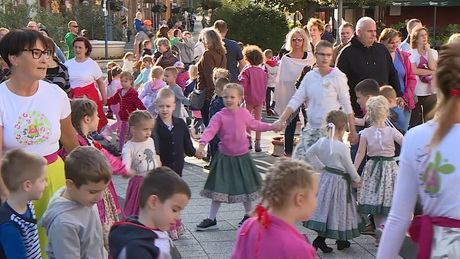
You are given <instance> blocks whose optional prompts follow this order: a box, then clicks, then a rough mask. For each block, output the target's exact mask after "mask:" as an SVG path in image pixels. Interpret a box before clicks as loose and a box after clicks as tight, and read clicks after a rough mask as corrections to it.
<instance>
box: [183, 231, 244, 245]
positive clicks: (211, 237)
mask: <svg viewBox="0 0 460 259" xmlns="http://www.w3.org/2000/svg"><path fill="white" fill-rule="evenodd" d="M191 233H192V234H193V236H194V237H195V238H196V239H197V240H198V242H200V243H201V242H209V241H214V242H220V241H233V242H235V241H236V230H226V231H222V230H214V231H206V232H198V231H195V232H191Z"/></svg>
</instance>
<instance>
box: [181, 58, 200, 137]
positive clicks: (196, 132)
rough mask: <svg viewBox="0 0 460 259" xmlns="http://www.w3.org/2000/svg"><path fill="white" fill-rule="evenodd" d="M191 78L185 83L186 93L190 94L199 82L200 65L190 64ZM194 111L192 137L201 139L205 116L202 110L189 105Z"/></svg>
mask: <svg viewBox="0 0 460 259" xmlns="http://www.w3.org/2000/svg"><path fill="white" fill-rule="evenodd" d="M188 74H189V79H188V80H187V82H186V83H185V89H184V95H185V96H189V95H190V93H191V92H192V91H193V89H195V87H196V84H197V82H198V67H197V66H196V65H190V66H189V68H188ZM189 110H191V111H192V117H193V127H192V128H191V131H190V132H191V134H192V138H195V139H199V138H200V137H201V132H202V128H203V118H202V117H201V112H200V110H196V109H193V107H189Z"/></svg>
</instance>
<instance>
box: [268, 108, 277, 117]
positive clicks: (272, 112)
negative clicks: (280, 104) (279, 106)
mask: <svg viewBox="0 0 460 259" xmlns="http://www.w3.org/2000/svg"><path fill="white" fill-rule="evenodd" d="M267 116H275V111H273V109H272V108H269V109H267Z"/></svg>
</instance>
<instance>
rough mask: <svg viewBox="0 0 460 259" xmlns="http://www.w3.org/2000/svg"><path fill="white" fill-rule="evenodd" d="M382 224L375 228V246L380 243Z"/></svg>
mask: <svg viewBox="0 0 460 259" xmlns="http://www.w3.org/2000/svg"><path fill="white" fill-rule="evenodd" d="M383 228H384V227H383V226H380V227H379V228H376V229H375V246H376V247H379V243H380V238H381V237H382V234H383Z"/></svg>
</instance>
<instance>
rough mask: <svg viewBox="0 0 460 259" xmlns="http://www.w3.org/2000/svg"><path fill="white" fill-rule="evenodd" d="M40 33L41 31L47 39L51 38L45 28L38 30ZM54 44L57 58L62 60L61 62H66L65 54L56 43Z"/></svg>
mask: <svg viewBox="0 0 460 259" xmlns="http://www.w3.org/2000/svg"><path fill="white" fill-rule="evenodd" d="M38 31H39V32H40V33H41V34H42V35H43V36H46V37H49V38H51V36H50V34H49V32H48V31H47V30H46V29H45V28H40V29H38ZM53 44H54V52H55V53H56V56H57V58H58V59H59V60H60V62H65V56H64V53H62V50H61V49H60V48H59V46H58V45H56V43H55V42H54V41H53Z"/></svg>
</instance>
